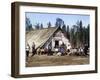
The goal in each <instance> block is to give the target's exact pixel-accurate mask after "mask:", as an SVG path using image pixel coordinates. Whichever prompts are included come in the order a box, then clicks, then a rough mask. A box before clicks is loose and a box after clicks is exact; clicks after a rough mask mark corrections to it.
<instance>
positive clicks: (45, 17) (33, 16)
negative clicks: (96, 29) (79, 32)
mask: <svg viewBox="0 0 100 80" xmlns="http://www.w3.org/2000/svg"><path fill="white" fill-rule="evenodd" d="M25 17H27V18H29V19H30V22H31V24H32V26H33V28H34V25H35V24H36V23H40V24H41V23H42V24H43V27H44V28H46V27H47V23H48V22H51V24H52V27H54V25H55V23H56V18H61V19H62V20H63V21H64V23H65V25H69V27H72V25H75V24H76V22H77V21H78V20H79V21H80V20H82V22H83V26H85V27H87V25H88V24H90V16H89V15H82V14H81V15H79V14H59V13H57V14H53V13H34V12H26V13H25Z"/></svg>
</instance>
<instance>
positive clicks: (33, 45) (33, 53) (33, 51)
mask: <svg viewBox="0 0 100 80" xmlns="http://www.w3.org/2000/svg"><path fill="white" fill-rule="evenodd" d="M35 53H36V51H35V43H34V42H33V44H32V56H34V55H35Z"/></svg>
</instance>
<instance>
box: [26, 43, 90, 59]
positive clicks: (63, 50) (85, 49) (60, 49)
mask: <svg viewBox="0 0 100 80" xmlns="http://www.w3.org/2000/svg"><path fill="white" fill-rule="evenodd" d="M30 49H32V55H31V56H34V55H35V54H36V53H37V51H36V49H35V43H34V42H33V44H32V46H31V47H30V46H29V44H27V46H26V56H27V57H28V56H29V52H30ZM66 49H67V48H66V46H65V45H64V44H62V45H61V46H59V47H58V51H55V52H59V53H61V55H65V54H66V53H68V54H70V53H71V54H73V53H75V52H76V53H79V54H83V53H84V55H88V46H87V45H85V46H84V47H83V48H82V47H80V48H77V49H75V48H74V49H68V50H66ZM47 55H53V53H52V47H51V46H50V45H49V46H48V50H47Z"/></svg>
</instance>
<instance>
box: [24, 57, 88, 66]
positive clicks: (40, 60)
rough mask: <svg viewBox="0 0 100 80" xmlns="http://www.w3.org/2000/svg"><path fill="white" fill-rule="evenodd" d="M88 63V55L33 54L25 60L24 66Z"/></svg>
mask: <svg viewBox="0 0 100 80" xmlns="http://www.w3.org/2000/svg"><path fill="white" fill-rule="evenodd" d="M83 64H89V56H47V55H34V56H33V57H29V58H28V59H27V61H26V67H39V66H61V65H83Z"/></svg>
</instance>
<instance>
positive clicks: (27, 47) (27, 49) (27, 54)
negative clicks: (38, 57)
mask: <svg viewBox="0 0 100 80" xmlns="http://www.w3.org/2000/svg"><path fill="white" fill-rule="evenodd" d="M29 51H30V46H29V44H27V46H26V57H28V56H29Z"/></svg>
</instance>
